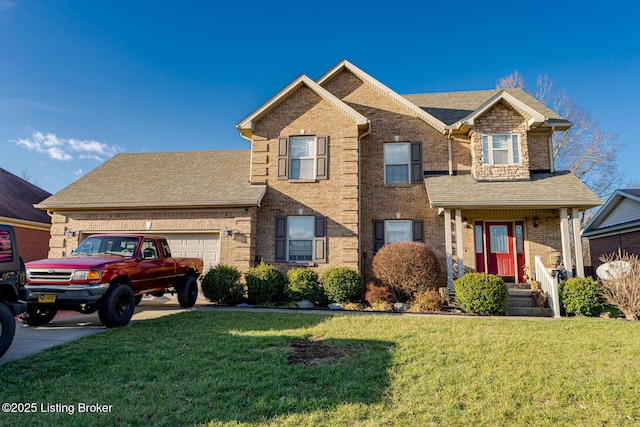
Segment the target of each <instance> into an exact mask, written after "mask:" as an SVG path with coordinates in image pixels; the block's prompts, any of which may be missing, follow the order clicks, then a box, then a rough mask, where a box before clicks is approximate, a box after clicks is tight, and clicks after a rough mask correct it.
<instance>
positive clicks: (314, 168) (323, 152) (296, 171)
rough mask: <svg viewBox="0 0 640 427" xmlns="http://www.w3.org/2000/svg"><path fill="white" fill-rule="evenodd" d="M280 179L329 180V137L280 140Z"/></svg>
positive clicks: (294, 137)
mask: <svg viewBox="0 0 640 427" xmlns="http://www.w3.org/2000/svg"><path fill="white" fill-rule="evenodd" d="M278 179H282V180H284V179H314V180H321V179H329V137H328V136H326V135H320V136H304V135H302V136H290V137H280V138H278Z"/></svg>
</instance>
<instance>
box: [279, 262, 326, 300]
mask: <svg viewBox="0 0 640 427" xmlns="http://www.w3.org/2000/svg"><path fill="white" fill-rule="evenodd" d="M284 292H285V294H287V296H288V297H289V298H290V299H291V300H293V301H300V300H305V299H306V300H309V301H317V300H318V297H319V293H320V286H319V285H318V273H316V272H315V271H313V270H311V269H309V268H304V267H301V268H294V269H292V270H289V271H288V272H287V284H286V287H285V290H284Z"/></svg>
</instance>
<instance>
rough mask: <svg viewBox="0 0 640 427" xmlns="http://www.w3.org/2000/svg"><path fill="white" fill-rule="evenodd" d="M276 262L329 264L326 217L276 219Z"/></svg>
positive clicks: (284, 217)
mask: <svg viewBox="0 0 640 427" xmlns="http://www.w3.org/2000/svg"><path fill="white" fill-rule="evenodd" d="M275 228H276V235H275V238H276V239H275V240H276V247H275V262H301V263H311V262H316V263H325V262H327V219H326V217H324V216H279V217H276V227H275Z"/></svg>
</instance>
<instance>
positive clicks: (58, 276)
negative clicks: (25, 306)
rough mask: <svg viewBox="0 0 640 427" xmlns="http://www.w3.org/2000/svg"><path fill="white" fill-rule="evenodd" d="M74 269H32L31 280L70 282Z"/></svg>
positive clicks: (30, 272)
mask: <svg viewBox="0 0 640 427" xmlns="http://www.w3.org/2000/svg"><path fill="white" fill-rule="evenodd" d="M72 274H73V270H70V269H30V270H29V277H28V279H29V280H37V281H39V282H69V281H71V275H72Z"/></svg>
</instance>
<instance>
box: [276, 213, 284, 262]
mask: <svg viewBox="0 0 640 427" xmlns="http://www.w3.org/2000/svg"><path fill="white" fill-rule="evenodd" d="M286 261H287V217H286V216H277V217H276V256H275V262H286Z"/></svg>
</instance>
